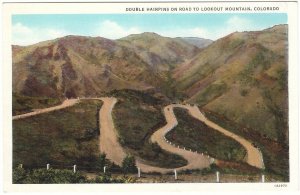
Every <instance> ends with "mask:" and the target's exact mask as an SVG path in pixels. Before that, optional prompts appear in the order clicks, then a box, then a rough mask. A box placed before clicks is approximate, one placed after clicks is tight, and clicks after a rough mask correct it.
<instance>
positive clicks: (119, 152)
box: [99, 98, 211, 173]
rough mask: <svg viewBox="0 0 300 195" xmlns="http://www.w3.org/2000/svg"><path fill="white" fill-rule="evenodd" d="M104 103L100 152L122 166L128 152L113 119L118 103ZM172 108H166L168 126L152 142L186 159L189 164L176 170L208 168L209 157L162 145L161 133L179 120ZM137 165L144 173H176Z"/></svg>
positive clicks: (110, 99) (114, 99)
mask: <svg viewBox="0 0 300 195" xmlns="http://www.w3.org/2000/svg"><path fill="white" fill-rule="evenodd" d="M101 100H102V101H103V103H104V104H103V106H102V108H101V110H100V120H99V121H100V151H101V152H104V153H106V155H107V158H108V159H110V160H111V161H113V162H114V163H116V164H118V165H121V164H122V161H123V159H124V157H125V156H126V152H125V151H124V149H123V148H122V146H121V145H120V143H119V142H118V135H117V131H116V129H115V127H114V123H113V119H112V115H111V112H112V109H113V107H114V105H115V104H116V102H117V99H116V98H101ZM169 107H170V106H167V107H166V108H165V116H166V120H167V124H166V125H165V126H164V127H162V128H160V129H159V130H158V131H156V132H155V133H154V134H153V136H152V137H151V140H152V141H156V142H158V144H160V145H161V147H162V148H163V149H165V150H167V151H169V152H172V153H175V154H178V155H180V156H182V157H183V158H185V159H186V160H187V161H188V164H187V165H186V166H183V167H179V168H176V170H178V171H179V170H186V169H202V168H205V167H208V166H209V165H210V163H211V159H210V158H209V157H207V156H204V155H201V154H198V153H196V152H192V151H187V150H184V149H180V148H177V147H175V146H172V145H170V144H162V143H163V142H164V141H165V140H164V136H161V134H160V132H165V131H169V130H171V129H173V128H174V127H175V126H176V125H177V120H176V118H175V115H174V113H173V110H169ZM136 165H137V166H138V167H139V168H141V170H142V171H143V172H159V173H167V172H171V171H174V169H170V168H161V167H155V166H151V165H148V164H146V162H144V161H142V160H140V159H137V160H136Z"/></svg>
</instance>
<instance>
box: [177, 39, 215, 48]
mask: <svg viewBox="0 0 300 195" xmlns="http://www.w3.org/2000/svg"><path fill="white" fill-rule="evenodd" d="M177 39H179V40H183V41H185V42H187V43H189V44H191V45H194V46H196V47H198V48H200V49H202V48H205V47H207V46H209V45H210V44H211V43H212V42H213V41H212V40H210V39H203V38H199V37H177Z"/></svg>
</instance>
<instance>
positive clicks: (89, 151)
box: [13, 100, 102, 169]
mask: <svg viewBox="0 0 300 195" xmlns="http://www.w3.org/2000/svg"><path fill="white" fill-rule="evenodd" d="M101 105H102V102H101V101H97V100H84V101H82V102H80V103H79V104H76V105H75V106H72V107H69V108H65V109H62V110H57V111H53V112H49V113H44V114H40V115H36V116H34V117H29V118H25V119H20V120H14V121H13V164H14V166H16V165H18V164H23V165H24V166H25V167H45V166H46V164H47V163H50V165H57V166H59V167H64V166H72V165H74V164H76V165H78V166H81V167H83V168H85V169H90V168H91V167H93V163H95V162H96V159H97V157H98V156H99V154H100V152H99V147H98V146H99V140H98V131H99V126H98V109H100V107H101Z"/></svg>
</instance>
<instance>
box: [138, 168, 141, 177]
mask: <svg viewBox="0 0 300 195" xmlns="http://www.w3.org/2000/svg"><path fill="white" fill-rule="evenodd" d="M138 177H141V168H140V167H138Z"/></svg>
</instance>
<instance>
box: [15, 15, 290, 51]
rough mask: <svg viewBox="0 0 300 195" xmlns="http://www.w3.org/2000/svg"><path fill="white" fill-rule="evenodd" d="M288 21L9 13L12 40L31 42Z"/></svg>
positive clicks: (213, 32)
mask: <svg viewBox="0 0 300 195" xmlns="http://www.w3.org/2000/svg"><path fill="white" fill-rule="evenodd" d="M276 24H287V14H281V13H271V14H270V13H260V14H225V13H222V14H30V15H13V16H12V43H13V44H15V45H30V44H34V43H37V42H40V41H45V40H50V39H55V38H59V37H63V36H66V35H83V36H100V37H105V38H109V39H119V38H122V37H125V36H128V35H130V34H138V33H142V32H155V33H157V34H160V35H162V36H167V37H201V38H207V39H212V40H216V39H218V38H221V37H223V36H226V35H228V34H230V33H232V32H235V31H253V30H263V29H266V28H269V27H272V26H274V25H276Z"/></svg>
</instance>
